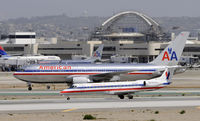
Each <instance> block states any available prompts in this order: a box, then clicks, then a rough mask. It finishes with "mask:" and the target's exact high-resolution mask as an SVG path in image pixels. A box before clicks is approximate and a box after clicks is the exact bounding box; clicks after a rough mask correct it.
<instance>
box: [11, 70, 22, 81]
mask: <svg viewBox="0 0 200 121" xmlns="http://www.w3.org/2000/svg"><path fill="white" fill-rule="evenodd" d="M13 76H14V77H15V78H16V79H19V80H23V78H22V77H21V75H20V74H19V73H18V72H15V73H14V74H13Z"/></svg>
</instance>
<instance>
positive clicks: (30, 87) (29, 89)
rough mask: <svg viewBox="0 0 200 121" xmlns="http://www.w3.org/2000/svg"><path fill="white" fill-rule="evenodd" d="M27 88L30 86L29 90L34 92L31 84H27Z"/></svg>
mask: <svg viewBox="0 0 200 121" xmlns="http://www.w3.org/2000/svg"><path fill="white" fill-rule="evenodd" d="M27 86H28V90H29V91H31V90H32V85H31V83H29V82H28V83H27Z"/></svg>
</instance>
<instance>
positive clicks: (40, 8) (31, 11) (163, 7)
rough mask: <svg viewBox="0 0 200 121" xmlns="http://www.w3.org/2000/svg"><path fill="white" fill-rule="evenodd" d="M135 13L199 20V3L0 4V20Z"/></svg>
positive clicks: (77, 0)
mask: <svg viewBox="0 0 200 121" xmlns="http://www.w3.org/2000/svg"><path fill="white" fill-rule="evenodd" d="M127 10H136V11H140V12H143V13H145V14H147V15H150V16H153V17H158V16H195V17H199V16H200V0H0V19H8V18H16V17H32V16H48V15H57V14H62V13H65V14H66V15H68V16H84V15H87V16H111V15H113V14H114V13H117V12H121V11H127Z"/></svg>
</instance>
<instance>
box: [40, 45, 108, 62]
mask: <svg viewBox="0 0 200 121" xmlns="http://www.w3.org/2000/svg"><path fill="white" fill-rule="evenodd" d="M103 47H104V45H103V44H101V45H99V47H98V48H97V50H96V51H95V52H94V53H93V54H92V57H88V58H85V59H82V60H61V61H46V60H45V61H39V63H40V64H44V63H51V64H53V63H54V64H57V63H60V64H91V63H95V62H97V61H101V58H102V53H103Z"/></svg>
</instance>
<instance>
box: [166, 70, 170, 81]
mask: <svg viewBox="0 0 200 121" xmlns="http://www.w3.org/2000/svg"><path fill="white" fill-rule="evenodd" d="M165 76H166V79H167V80H169V76H170V72H166V73H165Z"/></svg>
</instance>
